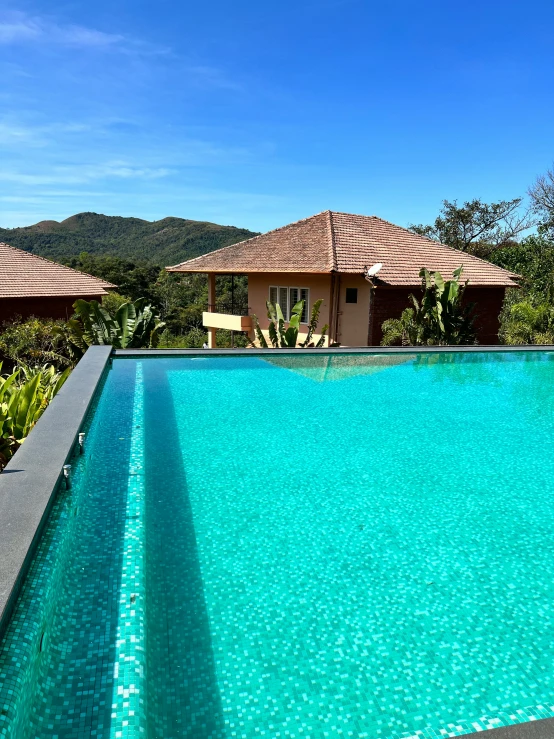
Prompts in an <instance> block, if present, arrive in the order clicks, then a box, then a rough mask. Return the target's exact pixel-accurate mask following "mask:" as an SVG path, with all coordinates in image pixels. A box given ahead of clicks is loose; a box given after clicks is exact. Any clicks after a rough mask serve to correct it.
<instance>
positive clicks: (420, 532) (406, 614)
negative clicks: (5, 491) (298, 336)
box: [0, 352, 554, 739]
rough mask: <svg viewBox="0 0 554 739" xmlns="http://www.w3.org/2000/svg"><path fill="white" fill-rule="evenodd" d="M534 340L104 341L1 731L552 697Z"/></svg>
mask: <svg viewBox="0 0 554 739" xmlns="http://www.w3.org/2000/svg"><path fill="white" fill-rule="evenodd" d="M553 386H554V353H552V354H551V353H548V352H525V353H523V352H521V353H516V352H513V353H510V352H494V353H493V352H490V353H486V352H483V353H480V352H477V353H446V354H422V355H418V354H416V353H414V354H409V355H400V354H396V355H395V354H391V355H370V354H367V355H365V354H364V355H336V356H329V355H325V354H323V353H322V354H321V355H317V356H313V355H310V356H301V355H297V356H294V355H291V356H284V355H281V354H276V355H275V356H271V357H269V358H268V357H267V356H266V355H264V356H263V357H262V356H255V355H252V356H235V357H221V356H219V357H218V356H213V357H206V356H202V357H196V358H191V357H175V358H145V359H127V358H125V359H123V358H122V359H115V360H114V361H113V366H112V368H111V369H110V371H109V373H108V375H107V377H106V380H105V383H104V386H103V390H102V393H101V395H100V397H99V399H98V401H97V403H96V406H95V409H94V413H92V414H91V418H90V420H89V426H88V428H87V436H86V453H85V454H84V455H83V456H82V457H79V458H78V460H76V461H75V464H74V479H73V486H72V489H71V490H69V491H65V490H61V491H60V492H59V494H58V497H57V500H56V503H55V505H54V508H53V510H52V513H51V515H50V519H49V522H48V525H47V527H46V530H45V533H44V535H43V537H42V540H41V542H40V544H39V546H38V548H37V552H36V555H35V558H34V561H33V564H32V566H31V570H30V572H29V575H28V576H27V579H26V582H25V584H24V587H23V590H22V593H21V596H20V598H19V600H18V603H17V606H16V609H15V612H14V615H13V617H12V620H11V622H10V624H9V625H8V627H7V630H6V633H5V636H4V639H3V642H2V644H1V645H0V736H3V737H9V739H27V738H28V739H31V738H32V739H34V738H35V737H36V738H38V739H46V738H48V739H52V738H53V737H57V738H58V739H84V738H85V737H86V738H87V739H88V738H89V737H91V738H92V737H95V738H102V739H107V738H108V737H109V738H110V739H111V738H112V737H114V738H115V737H122V738H123V739H131V738H134V737H145V739H154V738H158V737H159V738H162V737H163V738H164V739H179V738H180V737H198V738H199V739H201V738H202V739H203V738H205V737H207V738H213V739H227V738H229V739H231V738H234V737H238V738H244V739H251V738H253V737H268V739H273V738H274V737H282V738H283V739H285V738H287V739H290V738H299V737H306V738H309V739H323V738H324V737H336V736H345V737H368V738H371V739H373V738H375V739H393V738H395V739H400V738H401V737H402V738H404V737H415V736H422V737H427V738H428V739H431V738H432V737H441V736H460V735H462V734H466V733H470V732H475V731H478V730H482V729H486V728H492V727H497V726H503V725H508V724H513V723H518V722H523V721H528V720H531V719H536V718H543V717H552V716H554V642H553V637H552V634H553V633H554V577H553V576H552V562H553V561H554V482H553V480H554V433H553V431H554V393H553V392H552V388H553Z"/></svg>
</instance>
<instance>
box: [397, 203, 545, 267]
mask: <svg viewBox="0 0 554 739" xmlns="http://www.w3.org/2000/svg"><path fill="white" fill-rule="evenodd" d="M521 203H522V198H514V199H513V200H501V201H500V202H498V203H483V202H482V201H481V200H480V199H478V198H477V199H475V200H468V201H467V202H465V203H464V204H463V205H461V206H459V205H458V201H457V200H454V201H452V202H450V201H449V200H443V206H442V209H441V212H440V215H439V216H438V217H437V218H436V219H435V222H434V223H433V224H432V225H428V226H425V225H424V224H411V225H410V226H409V227H408V228H409V229H410V230H411V231H414V233H418V234H421V235H422V236H428V237H429V238H431V239H434V240H435V241H440V242H441V243H443V244H448V246H452V247H454V248H455V249H459V250H460V251H464V252H469V253H471V254H477V255H478V256H481V257H488V256H489V255H490V254H491V253H492V252H494V251H495V250H496V249H501V248H502V247H504V246H507V245H508V244H511V243H514V242H516V241H517V239H518V237H519V235H520V234H521V233H522V232H523V231H525V230H527V229H528V228H531V227H532V226H533V225H534V224H535V219H534V217H533V215H532V214H531V213H530V212H529V211H526V210H523V211H522V209H521Z"/></svg>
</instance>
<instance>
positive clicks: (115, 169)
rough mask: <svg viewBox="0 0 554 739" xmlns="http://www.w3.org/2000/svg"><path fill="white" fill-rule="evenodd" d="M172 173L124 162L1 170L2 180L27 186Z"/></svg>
mask: <svg viewBox="0 0 554 739" xmlns="http://www.w3.org/2000/svg"><path fill="white" fill-rule="evenodd" d="M171 173H172V170H170V169H168V168H167V167H134V166H130V165H128V164H125V163H124V162H108V163H105V164H101V165H83V166H80V165H75V166H70V167H55V168H53V169H51V170H49V171H47V172H44V173H35V174H29V173H27V172H18V171H10V170H0V182H11V183H13V184H16V185H26V186H33V185H80V184H84V183H87V182H93V181H95V180H110V179H116V180H117V179H143V180H144V179H146V180H157V179H161V178H163V177H167V176H168V175H170V174H171Z"/></svg>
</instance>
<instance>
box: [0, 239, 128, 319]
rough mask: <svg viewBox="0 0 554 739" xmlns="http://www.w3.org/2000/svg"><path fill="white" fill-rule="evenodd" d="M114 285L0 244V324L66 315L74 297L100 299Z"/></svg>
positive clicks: (71, 307)
mask: <svg viewBox="0 0 554 739" xmlns="http://www.w3.org/2000/svg"><path fill="white" fill-rule="evenodd" d="M115 287H116V286H115V285H112V284H111V283H109V282H105V281H104V280H100V279H98V278H97V277H92V276H91V275H87V274H85V273H84V272H78V271H77V270H75V269H71V268H70V267H64V266H63V265H61V264H56V262H51V261H50V260H49V259H44V258H43V257H38V256H36V255H35V254H30V253H29V252H27V251H23V250H22V249H15V248H14V247H13V246H9V245H8V244H3V243H0V323H2V322H3V321H9V320H12V319H13V318H14V317H16V316H21V317H22V318H28V317H29V316H37V317H39V318H70V317H71V315H72V314H73V312H74V311H73V303H74V302H75V301H76V300H77V299H78V298H82V299H84V300H93V299H94V300H101V299H102V296H104V295H107V293H108V291H109V290H113V289H114V288H115Z"/></svg>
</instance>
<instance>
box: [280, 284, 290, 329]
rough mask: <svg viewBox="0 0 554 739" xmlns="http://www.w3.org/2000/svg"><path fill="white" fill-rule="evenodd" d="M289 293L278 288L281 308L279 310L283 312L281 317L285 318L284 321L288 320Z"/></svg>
mask: <svg viewBox="0 0 554 739" xmlns="http://www.w3.org/2000/svg"><path fill="white" fill-rule="evenodd" d="M288 293H289V291H288V290H287V288H286V287H280V288H279V305H280V306H281V310H282V311H283V316H284V317H285V321H288V320H289V310H288V305H287V304H288V297H289V295H288Z"/></svg>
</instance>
